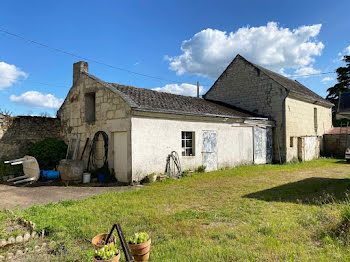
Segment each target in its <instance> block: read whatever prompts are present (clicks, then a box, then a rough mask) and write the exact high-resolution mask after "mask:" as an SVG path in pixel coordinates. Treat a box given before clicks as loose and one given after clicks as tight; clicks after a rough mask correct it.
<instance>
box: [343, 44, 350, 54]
mask: <svg viewBox="0 0 350 262" xmlns="http://www.w3.org/2000/svg"><path fill="white" fill-rule="evenodd" d="M344 53H345V54H346V55H350V45H349V46H348V47H346V48H345V50H344Z"/></svg>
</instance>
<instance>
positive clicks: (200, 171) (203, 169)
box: [197, 165, 207, 173]
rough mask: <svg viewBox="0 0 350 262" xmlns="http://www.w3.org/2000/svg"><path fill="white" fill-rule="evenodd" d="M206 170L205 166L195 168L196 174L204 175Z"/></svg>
mask: <svg viewBox="0 0 350 262" xmlns="http://www.w3.org/2000/svg"><path fill="white" fill-rule="evenodd" d="M206 168H207V167H206V166H205V165H201V166H199V167H197V172H198V173H204V172H205V169H206Z"/></svg>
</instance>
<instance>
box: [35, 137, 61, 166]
mask: <svg viewBox="0 0 350 262" xmlns="http://www.w3.org/2000/svg"><path fill="white" fill-rule="evenodd" d="M66 152H67V145H66V144H65V143H64V142H63V141H61V140H57V139H55V138H46V139H44V140H42V141H40V142H37V143H35V144H34V145H33V146H31V147H30V148H29V150H28V154H29V155H31V156H33V157H35V158H36V159H37V160H38V163H39V166H40V169H55V168H56V166H57V164H58V162H59V161H60V160H61V159H63V158H65V156H66Z"/></svg>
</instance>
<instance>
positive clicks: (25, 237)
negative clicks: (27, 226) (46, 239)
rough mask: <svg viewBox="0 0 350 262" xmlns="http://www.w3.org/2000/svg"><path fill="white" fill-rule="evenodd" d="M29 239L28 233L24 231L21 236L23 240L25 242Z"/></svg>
mask: <svg viewBox="0 0 350 262" xmlns="http://www.w3.org/2000/svg"><path fill="white" fill-rule="evenodd" d="M29 239H30V233H29V232H26V233H25V234H24V236H23V242H27V241H28V240H29Z"/></svg>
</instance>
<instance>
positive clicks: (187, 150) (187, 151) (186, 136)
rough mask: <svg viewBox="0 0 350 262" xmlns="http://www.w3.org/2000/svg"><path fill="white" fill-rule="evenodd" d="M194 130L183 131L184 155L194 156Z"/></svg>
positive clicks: (182, 144) (182, 145)
mask: <svg viewBox="0 0 350 262" xmlns="http://www.w3.org/2000/svg"><path fill="white" fill-rule="evenodd" d="M194 141H195V140H194V132H187V131H183V132H181V147H182V155H183V156H194V155H195V154H194Z"/></svg>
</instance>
